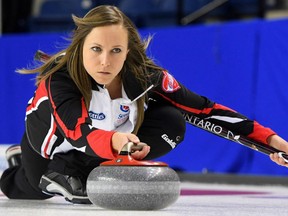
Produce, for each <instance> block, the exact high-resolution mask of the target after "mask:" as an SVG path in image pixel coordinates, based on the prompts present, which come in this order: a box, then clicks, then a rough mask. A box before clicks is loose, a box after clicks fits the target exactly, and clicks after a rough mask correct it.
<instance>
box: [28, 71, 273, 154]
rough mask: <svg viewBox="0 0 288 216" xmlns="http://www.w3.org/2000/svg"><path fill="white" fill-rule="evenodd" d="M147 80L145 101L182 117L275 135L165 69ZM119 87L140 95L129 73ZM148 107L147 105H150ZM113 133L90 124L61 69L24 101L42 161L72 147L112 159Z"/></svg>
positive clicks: (253, 134)
mask: <svg viewBox="0 0 288 216" xmlns="http://www.w3.org/2000/svg"><path fill="white" fill-rule="evenodd" d="M147 81H148V85H147V86H151V85H153V88H152V89H150V90H149V91H148V92H147V93H146V94H147V96H148V98H150V99H153V100H157V101H158V102H160V103H162V102H163V103H166V104H167V103H169V104H171V105H173V106H175V107H177V108H178V109H179V110H180V111H181V112H182V113H184V114H185V115H193V116H197V117H199V118H207V117H211V118H210V119H213V117H215V119H217V120H216V121H217V124H218V125H220V126H223V127H225V128H227V129H229V130H231V131H232V132H235V133H237V134H241V135H244V136H247V137H249V138H251V139H253V140H257V141H260V142H262V143H266V144H267V141H266V140H267V138H268V137H269V136H270V135H272V134H275V133H274V132H273V131H272V130H270V129H269V128H265V127H263V126H262V125H260V124H258V123H257V122H255V121H252V120H250V119H248V118H247V117H245V116H243V115H241V114H239V113H237V112H235V111H233V110H232V109H230V108H227V107H225V106H222V105H220V104H217V103H214V102H212V101H211V100H209V99H208V98H206V97H203V96H200V95H198V94H195V93H193V92H192V91H190V90H188V89H187V88H186V87H185V86H183V85H182V84H181V83H179V82H178V81H176V80H175V79H174V78H173V77H172V76H171V75H170V74H169V73H168V72H166V71H160V70H159V71H153V72H151V74H150V75H149V76H148V78H147ZM91 82H92V86H93V88H92V91H99V88H101V86H100V85H97V83H96V82H95V81H94V80H92V78H91ZM123 87H124V89H125V92H126V94H127V96H128V97H129V99H131V100H133V99H135V98H137V97H138V96H139V95H141V94H142V93H143V92H144V91H145V89H143V88H142V87H141V85H140V84H139V82H138V81H137V79H136V78H135V77H134V75H133V74H132V73H129V72H126V73H125V74H124V75H123ZM98 103H99V102H98ZM95 105H96V106H97V104H95ZM147 105H148V107H149V103H148V104H147ZM231 119H232V121H231ZM113 133H115V131H109V130H103V129H100V128H95V127H93V126H92V120H91V118H90V117H89V110H88V109H87V108H86V106H85V103H84V99H83V97H82V95H81V93H80V91H79V89H78V88H77V86H76V84H75V83H74V82H73V80H72V79H71V78H70V76H69V73H68V72H67V70H66V69H65V68H63V69H62V70H59V71H57V72H55V73H54V74H53V75H51V76H50V77H49V78H48V79H47V80H45V81H42V82H41V83H40V84H39V86H38V88H37V89H36V91H35V94H34V97H33V98H32V99H31V100H30V101H29V103H28V106H27V110H26V134H27V137H28V140H29V142H30V145H31V146H32V147H33V149H35V151H37V152H38V153H39V154H41V155H42V156H43V157H45V158H51V157H53V155H54V154H55V153H58V152H64V151H66V150H67V149H69V148H75V149H78V150H80V151H83V152H85V153H86V154H88V155H92V156H96V155H97V156H98V157H101V158H106V159H112V158H114V154H113V150H112V148H111V137H112V135H113Z"/></svg>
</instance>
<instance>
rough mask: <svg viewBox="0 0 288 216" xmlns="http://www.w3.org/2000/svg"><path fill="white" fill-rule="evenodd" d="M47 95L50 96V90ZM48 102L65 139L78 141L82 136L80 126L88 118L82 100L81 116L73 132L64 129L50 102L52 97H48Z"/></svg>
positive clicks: (52, 102) (53, 105)
mask: <svg viewBox="0 0 288 216" xmlns="http://www.w3.org/2000/svg"><path fill="white" fill-rule="evenodd" d="M49 82H51V76H50V78H49ZM49 95H50V96H51V89H49ZM50 102H51V105H52V108H53V115H54V118H55V119H56V121H57V122H58V124H59V126H60V127H61V128H62V130H63V131H64V133H65V136H66V137H67V138H70V139H72V140H77V139H79V138H80V137H81V136H82V131H81V127H80V125H81V124H83V123H84V122H85V119H86V118H87V117H88V112H87V110H86V106H85V103H84V99H83V98H82V100H81V105H82V108H81V109H82V114H81V117H79V118H78V121H77V124H76V126H75V130H69V129H68V128H67V127H66V125H65V123H64V122H63V121H62V119H61V118H60V116H59V115H58V113H57V112H56V106H55V104H54V101H53V100H52V97H50Z"/></svg>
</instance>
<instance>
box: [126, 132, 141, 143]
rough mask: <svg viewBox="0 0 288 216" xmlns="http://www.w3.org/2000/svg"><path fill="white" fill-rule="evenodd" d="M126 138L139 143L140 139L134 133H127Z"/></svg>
mask: <svg viewBox="0 0 288 216" xmlns="http://www.w3.org/2000/svg"><path fill="white" fill-rule="evenodd" d="M127 138H128V140H129V141H131V142H133V143H139V142H140V140H139V138H138V137H137V136H136V135H135V134H128V136H127Z"/></svg>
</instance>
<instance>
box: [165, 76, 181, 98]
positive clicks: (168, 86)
mask: <svg viewBox="0 0 288 216" xmlns="http://www.w3.org/2000/svg"><path fill="white" fill-rule="evenodd" d="M163 73H164V77H163V81H162V88H163V90H164V91H165V92H167V93H172V92H175V91H177V90H178V89H180V85H179V83H178V82H177V81H176V80H175V78H174V77H173V76H172V75H171V74H169V73H168V72H167V71H163Z"/></svg>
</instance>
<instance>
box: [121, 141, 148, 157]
mask: <svg viewBox="0 0 288 216" xmlns="http://www.w3.org/2000/svg"><path fill="white" fill-rule="evenodd" d="M144 146H147V144H146V143H143V142H140V143H137V144H136V143H133V142H128V143H126V144H125V145H124V146H123V148H122V149H121V151H120V153H119V155H130V154H131V153H133V152H134V151H141V150H142V149H143V147H144Z"/></svg>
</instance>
